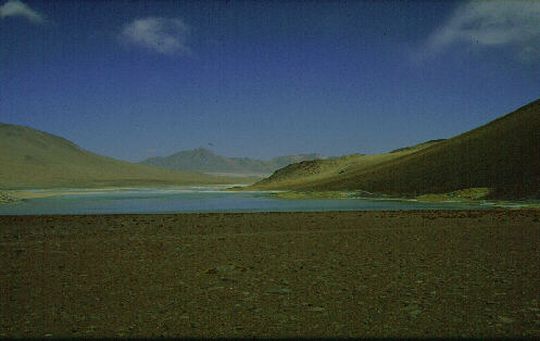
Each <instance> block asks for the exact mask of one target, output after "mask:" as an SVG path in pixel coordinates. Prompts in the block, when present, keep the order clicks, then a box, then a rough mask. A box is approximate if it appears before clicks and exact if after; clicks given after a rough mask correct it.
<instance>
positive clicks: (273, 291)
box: [266, 288, 291, 295]
mask: <svg viewBox="0 0 540 341" xmlns="http://www.w3.org/2000/svg"><path fill="white" fill-rule="evenodd" d="M266 292H267V293H269V294H278V295H286V294H290V293H291V289H289V288H273V289H270V290H267V291H266Z"/></svg>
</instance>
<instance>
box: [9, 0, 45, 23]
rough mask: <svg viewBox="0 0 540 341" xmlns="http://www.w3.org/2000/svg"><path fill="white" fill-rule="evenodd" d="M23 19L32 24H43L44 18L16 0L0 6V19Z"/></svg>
mask: <svg viewBox="0 0 540 341" xmlns="http://www.w3.org/2000/svg"><path fill="white" fill-rule="evenodd" d="M7 17H23V18H25V19H27V20H29V21H31V22H33V23H36V24H41V23H43V22H45V17H44V16H43V15H42V14H40V13H38V12H36V11H34V10H33V9H31V8H30V7H29V6H27V5H25V4H24V3H22V2H21V1H18V0H9V1H8V2H6V3H5V4H3V5H2V6H0V18H2V19H3V18H7Z"/></svg>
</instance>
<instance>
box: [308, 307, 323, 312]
mask: <svg viewBox="0 0 540 341" xmlns="http://www.w3.org/2000/svg"><path fill="white" fill-rule="evenodd" d="M325 310H326V309H324V308H323V307H311V308H308V311H313V312H316V313H322V312H323V311H325Z"/></svg>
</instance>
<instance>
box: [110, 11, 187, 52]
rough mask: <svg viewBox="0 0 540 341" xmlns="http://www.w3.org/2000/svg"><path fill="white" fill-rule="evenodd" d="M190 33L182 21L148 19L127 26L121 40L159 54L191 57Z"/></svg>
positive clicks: (138, 20) (135, 21)
mask: <svg viewBox="0 0 540 341" xmlns="http://www.w3.org/2000/svg"><path fill="white" fill-rule="evenodd" d="M190 31H191V29H190V27H189V26H188V25H187V24H186V23H184V22H183V21H182V20H181V19H167V18H158V17H148V18H144V19H137V20H134V21H132V22H131V23H129V24H127V25H125V26H124V28H123V30H122V33H121V34H120V38H121V40H122V41H124V42H126V43H128V44H131V45H134V46H139V47H144V48H148V49H151V50H153V51H155V52H157V53H162V54H178V55H189V54H190V53H191V49H190V48H189V46H188V44H187V40H188V37H189V34H190Z"/></svg>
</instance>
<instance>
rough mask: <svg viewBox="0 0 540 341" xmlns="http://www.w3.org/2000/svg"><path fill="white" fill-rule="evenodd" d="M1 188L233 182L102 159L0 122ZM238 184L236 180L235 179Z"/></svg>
mask: <svg viewBox="0 0 540 341" xmlns="http://www.w3.org/2000/svg"><path fill="white" fill-rule="evenodd" d="M0 151H1V152H0V164H1V167H0V188H31V187H34V188H35V187H40V188H43V187H96V186H136V185H184V184H204V183H231V182H232V181H229V180H230V179H227V178H220V177H211V176H206V175H202V174H197V173H188V172H176V171H169V170H164V169H157V168H153V167H150V166H144V165H137V164H132V163H129V162H125V161H119V160H115V159H112V158H108V157H103V156H100V155H97V154H94V153H91V152H88V151H85V150H83V149H81V148H79V147H78V146H77V145H75V144H74V143H72V142H70V141H68V140H66V139H63V138H61V137H58V136H54V135H51V134H48V133H45V132H42V131H38V130H35V129H31V128H27V127H23V126H16V125H9V124H0ZM236 181H238V179H236Z"/></svg>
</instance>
